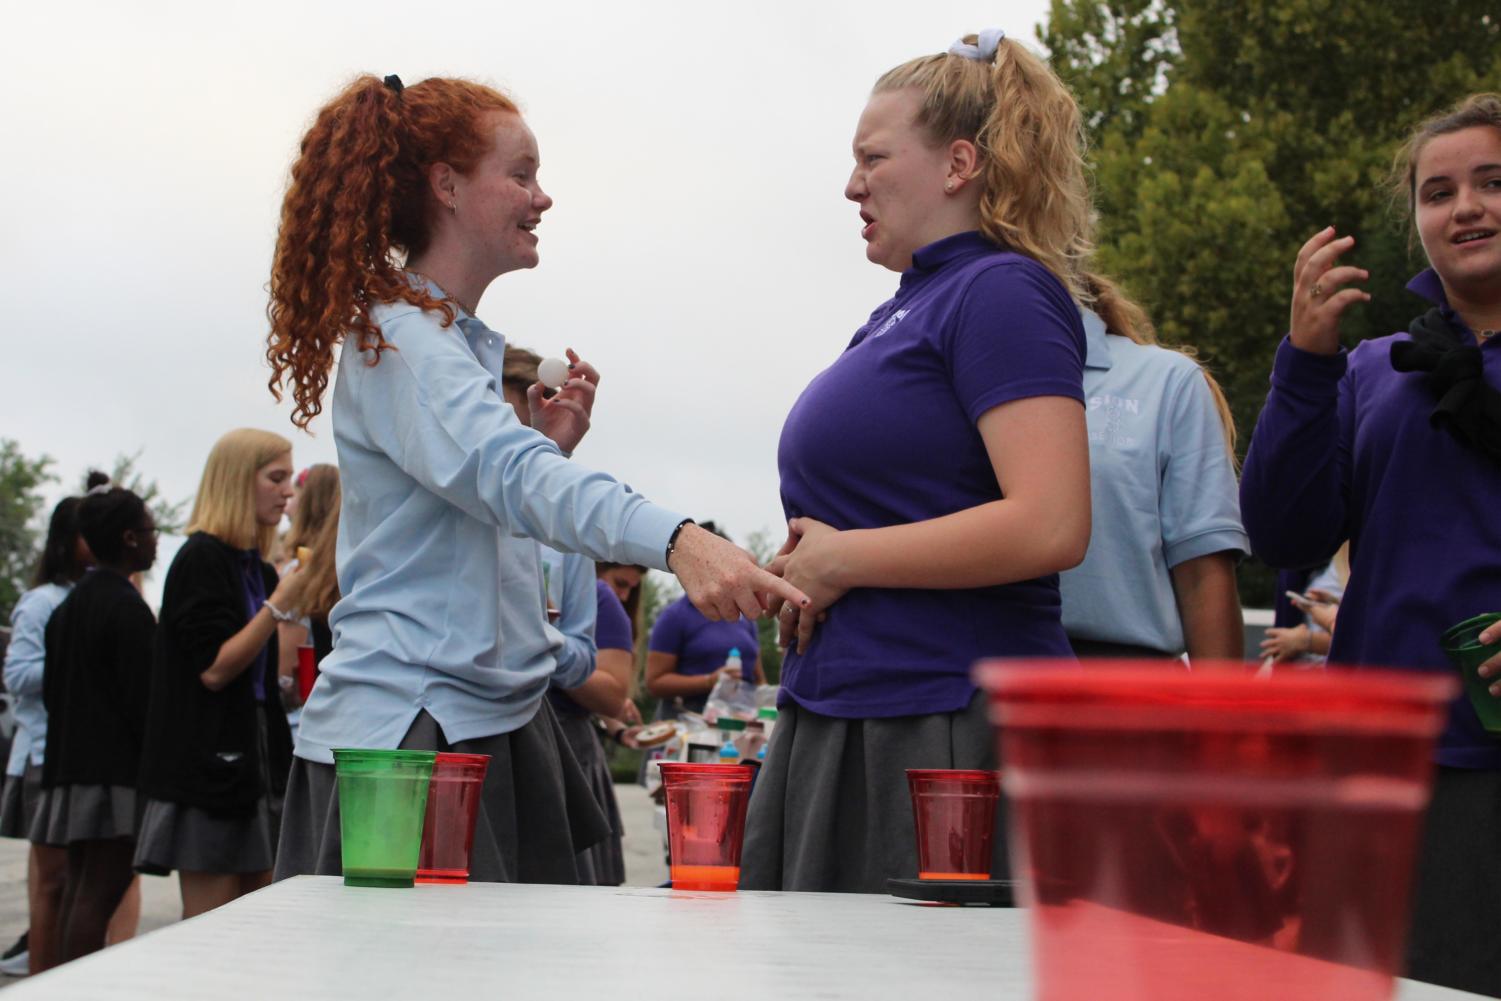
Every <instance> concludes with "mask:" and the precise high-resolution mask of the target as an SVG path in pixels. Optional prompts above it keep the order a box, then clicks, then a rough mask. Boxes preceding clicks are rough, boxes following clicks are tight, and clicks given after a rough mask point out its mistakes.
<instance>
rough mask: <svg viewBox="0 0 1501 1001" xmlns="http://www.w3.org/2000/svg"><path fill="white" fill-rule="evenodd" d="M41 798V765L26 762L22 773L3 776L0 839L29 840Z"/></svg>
mask: <svg viewBox="0 0 1501 1001" xmlns="http://www.w3.org/2000/svg"><path fill="white" fill-rule="evenodd" d="M41 797H42V766H41V765H33V764H31V763H30V762H27V763H26V771H25V772H24V773H22V774H20V775H7V776H5V788H4V790H0V838H19V839H20V840H22V841H28V840H30V838H31V825H32V822H33V821H35V820H36V808H37V803H38V801H39V800H40V799H41Z"/></svg>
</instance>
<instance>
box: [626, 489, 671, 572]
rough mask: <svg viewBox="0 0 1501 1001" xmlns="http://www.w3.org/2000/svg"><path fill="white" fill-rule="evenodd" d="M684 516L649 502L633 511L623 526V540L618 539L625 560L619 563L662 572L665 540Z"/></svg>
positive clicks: (664, 564) (665, 566) (664, 567)
mask: <svg viewBox="0 0 1501 1001" xmlns="http://www.w3.org/2000/svg"><path fill="white" fill-rule="evenodd" d="M686 517H687V515H683V514H678V513H677V512H676V511H669V510H668V509H667V508H665V507H658V506H657V505H655V504H651V503H647V504H642V505H641V506H639V507H638V508H636V510H635V511H632V512H631V516H630V520H629V521H627V522H626V525H625V533H624V535H625V538H624V539H622V540H621V544H622V547H623V548H624V553H623V554H622V555H623V556H624V557H625V558H624V559H623V560H621V562H622V563H635V564H638V565H640V566H644V567H651V568H652V569H654V570H666V569H667V541H668V540H669V539H671V538H672V533H673V530H674V529H676V528H677V527H678V525H680V524H682V522H683V519H684V518H686Z"/></svg>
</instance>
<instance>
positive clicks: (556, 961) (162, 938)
mask: <svg viewBox="0 0 1501 1001" xmlns="http://www.w3.org/2000/svg"><path fill="white" fill-rule="evenodd" d="M1025 922H1026V912H1025V911H1022V910H1012V909H1001V908H995V909H991V908H970V907H966V908H957V907H933V906H926V905H922V904H916V903H911V902H907V901H900V900H897V899H896V898H894V897H886V896H873V895H856V894H832V893H751V892H742V893H725V894H716V893H678V892H674V891H671V890H658V889H633V888H616V887H582V886H536V885H518V884H502V883H474V884H470V885H467V886H418V887H414V888H412V889H410V890H389V889H387V890H382V889H363V888H356V887H346V886H344V885H343V882H342V881H341V880H339V879H337V878H335V877H327V876H303V877H299V878H296V879H290V880H286V881H285V882H281V883H277V884H275V885H273V886H270V887H268V888H266V889H264V890H261V891H259V892H257V893H253V894H251V895H250V896H248V897H243V898H241V899H240V900H237V901H235V902H234V903H232V904H229V905H228V906H226V907H222V908H219V909H218V910H216V911H212V912H210V913H209V914H206V915H203V916H201V917H198V918H194V919H192V920H190V921H185V922H182V923H180V924H176V925H171V926H169V927H167V928H163V929H161V930H160V931H156V932H153V933H151V934H149V935H145V936H143V937H141V938H139V939H136V940H133V941H130V942H126V943H124V944H122V945H118V946H114V947H112V948H110V949H106V950H105V951H103V952H100V953H97V954H95V955H92V956H89V957H86V958H84V959H82V960H79V961H77V962H74V963H70V964H68V965H66V966H63V967H60V968H59V969H57V970H54V971H52V972H50V973H46V974H43V975H41V976H39V977H36V978H33V979H31V980H28V981H25V982H23V983H20V984H17V985H16V986H14V987H11V988H9V989H8V991H9V993H7V994H6V1001H30V999H33V998H36V999H43V998H85V999H89V1001H172V999H177V998H192V999H213V1001H240V999H251V998H254V999H263V998H271V999H276V1001H291V999H297V1001H373V999H380V998H392V999H398V998H399V999H402V1001H426V999H434V1001H446V999H454V1001H461V999H462V1001H467V999H477V998H498V999H499V998H503V999H506V1001H514V999H523V998H538V999H543V998H545V999H548V1001H573V999H578V1001H615V999H627V998H657V997H660V998H704V999H712V1001H731V999H738V998H745V999H753V1001H782V999H800V998H816V999H833V998H852V999H859V1001H880V999H886V998H890V999H900V1001H939V999H948V998H961V997H962V998H995V999H1001V998H1008V999H1010V998H1014V999H1018V1001H1026V999H1028V998H1030V997H1031V994H1032V986H1031V978H1030V973H1029V970H1028V965H1029V964H1028V947H1027V942H1026V929H1025ZM1473 997H1475V995H1470V994H1464V993H1460V992H1458V991H1451V990H1446V989H1443V988H1439V987H1433V986H1430V985H1427V984H1419V983H1414V982H1411V981H1404V982H1403V983H1402V984H1401V986H1400V988H1399V990H1398V993H1397V998H1398V999H1399V1001H1460V999H1465V998H1473ZM1331 1001H1334V999H1331Z"/></svg>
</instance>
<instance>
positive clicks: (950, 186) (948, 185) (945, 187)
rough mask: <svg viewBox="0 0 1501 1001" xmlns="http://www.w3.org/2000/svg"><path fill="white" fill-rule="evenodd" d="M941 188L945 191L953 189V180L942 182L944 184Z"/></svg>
mask: <svg viewBox="0 0 1501 1001" xmlns="http://www.w3.org/2000/svg"><path fill="white" fill-rule="evenodd" d="M943 190H945V191H953V190H954V182H953V181H946V182H945V183H944V185H943Z"/></svg>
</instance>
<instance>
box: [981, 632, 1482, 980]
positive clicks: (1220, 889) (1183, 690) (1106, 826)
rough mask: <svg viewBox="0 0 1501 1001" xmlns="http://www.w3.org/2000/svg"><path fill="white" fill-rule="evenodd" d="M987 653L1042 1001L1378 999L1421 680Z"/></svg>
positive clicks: (1407, 878)
mask: <svg viewBox="0 0 1501 1001" xmlns="http://www.w3.org/2000/svg"><path fill="white" fill-rule="evenodd" d="M1195 668H1196V669H1195V670H1194V671H1191V672H1190V671H1184V670H1183V669H1182V668H1181V667H1179V668H1173V667H1166V666H1163V665H1161V664H1149V663H1146V662H1140V663H1135V662H1108V661H1107V662H1099V661H1096V662H1092V663H1085V664H1082V665H1078V666H1073V665H1068V666H1064V665H1062V664H1059V663H1057V662H1053V663H1023V662H1010V663H1007V662H1001V661H992V662H988V663H983V664H981V665H979V667H978V668H977V670H976V677H977V680H978V682H979V684H980V685H981V686H982V687H984V688H985V689H987V690H988V691H989V693H990V698H991V718H992V719H993V720H994V721H995V723H996V724H997V725H998V726H999V730H1000V751H1001V759H1002V760H1003V761H1004V762H1005V770H1004V772H1003V776H1002V783H1003V784H1004V786H1005V790H1006V796H1007V801H1008V807H1009V809H1008V817H1009V818H1010V819H1009V827H1010V837H1011V848H1012V851H1011V858H1012V860H1013V861H1012V867H1013V872H1014V873H1015V874H1016V875H1017V876H1018V878H1019V881H1020V883H1021V887H1020V889H1021V895H1022V899H1023V901H1024V902H1025V903H1026V904H1027V905H1029V907H1030V908H1031V921H1032V929H1033V935H1032V942H1033V958H1034V962H1035V964H1036V975H1037V996H1038V997H1039V998H1041V999H1043V1001H1061V999H1077V998H1112V999H1117V1001H1147V999H1152V1001H1189V999H1194V1001H1198V999H1202V998H1211V997H1212V998H1215V999H1216V1001H1265V999H1267V998H1277V999H1278V1001H1326V999H1330V998H1339V999H1340V1001H1378V999H1381V1001H1384V999H1387V998H1389V997H1390V996H1391V992H1392V987H1393V977H1394V976H1395V975H1396V973H1397V972H1398V970H1399V969H1400V967H1401V965H1402V960H1403V939H1404V937H1405V935H1406V930H1407V918H1408V901H1409V892H1410V886H1411V876H1412V868H1413V858H1414V855H1415V853H1416V848H1417V844H1418V838H1419V835H1420V832H1421V827H1422V819H1423V810H1424V808H1425V807H1426V805H1427V802H1428V796H1429V791H1430V784H1431V773H1432V763H1431V755H1432V751H1433V743H1434V738H1435V736H1436V735H1437V734H1438V732H1439V730H1440V729H1441V728H1442V726H1443V723H1444V720H1445V718H1446V711H1447V707H1448V703H1449V700H1450V699H1451V698H1452V697H1453V695H1454V694H1455V691H1456V688H1457V686H1456V685H1455V682H1454V680H1453V679H1452V678H1449V677H1446V676H1443V675H1437V674H1417V673H1402V672H1392V671H1374V670H1372V671H1367V670H1361V671H1327V672H1296V673H1295V672H1287V673H1279V674H1273V675H1271V676H1269V677H1262V678H1258V677H1255V676H1254V675H1253V673H1252V670H1253V669H1250V668H1247V667H1246V666H1245V665H1242V664H1202V663H1201V664H1196V665H1195Z"/></svg>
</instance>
